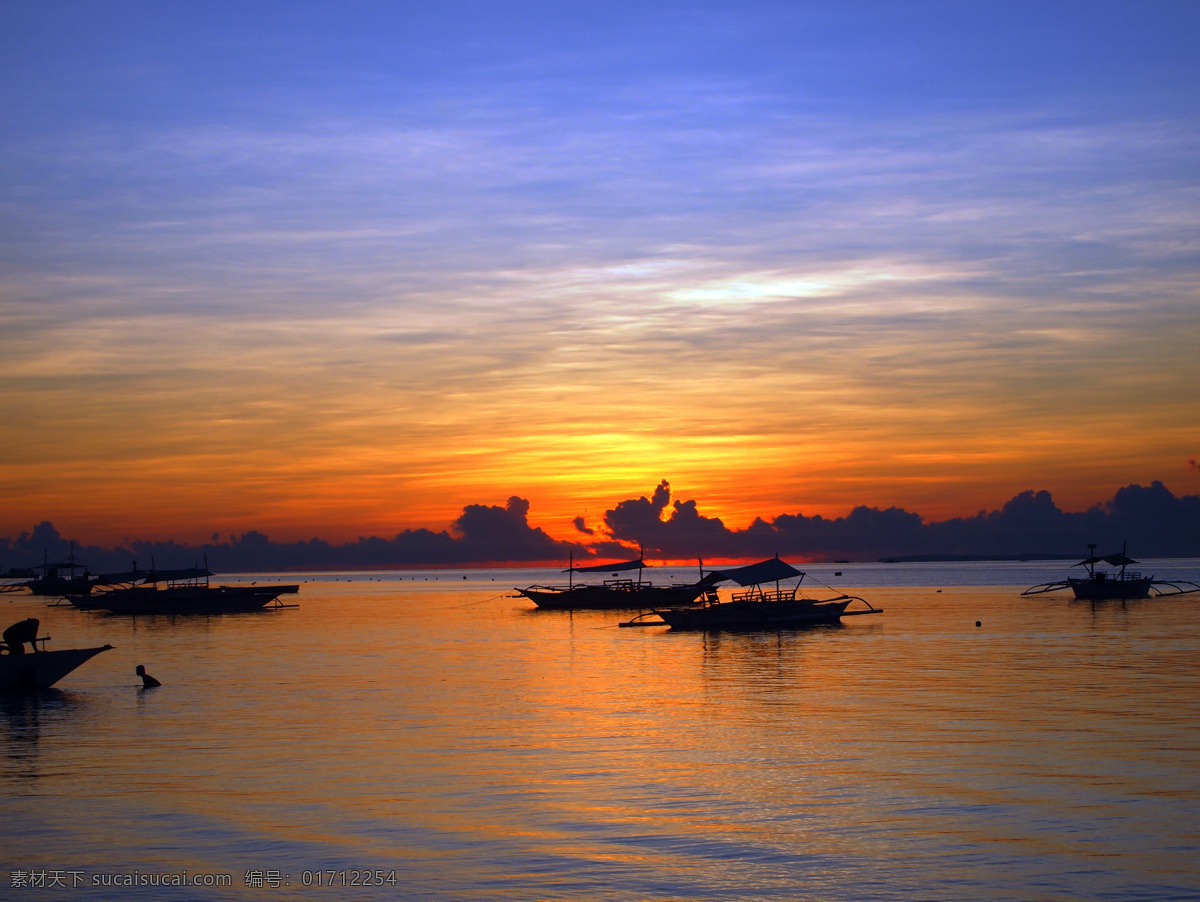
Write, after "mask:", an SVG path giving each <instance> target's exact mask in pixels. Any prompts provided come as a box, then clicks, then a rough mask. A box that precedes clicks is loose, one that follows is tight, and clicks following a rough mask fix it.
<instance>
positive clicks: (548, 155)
mask: <svg viewBox="0 0 1200 902" xmlns="http://www.w3.org/2000/svg"><path fill="white" fill-rule="evenodd" d="M190 15H191V14H190V13H188V12H186V11H183V10H175V9H173V8H168V7H164V8H163V9H162V10H159V11H155V12H154V13H153V14H150V13H147V15H146V17H145V19H144V21H142V22H141V23H140V24H139V28H138V29H133V30H130V29H125V28H122V27H120V23H119V22H117V21H115V20H110V19H109V18H107V17H104V16H101V15H98V14H97V15H93V14H92V13H91V12H89V11H88V10H80V11H78V17H77V18H68V17H62V16H54V15H49V14H47V15H45V16H43V15H42V14H41V13H39V12H38V11H37V10H36V9H34V8H33V7H30V8H29V9H28V10H25V11H24V12H23V13H22V19H21V22H20V23H16V24H19V25H20V32H21V33H22V34H26V35H27V36H28V38H29V40H28V41H25V42H23V43H22V44H21V45H20V46H15V47H13V48H11V50H12V52H11V53H10V54H9V55H8V57H7V58H6V59H5V60H4V61H2V62H0V72H2V73H3V75H4V76H5V77H4V81H3V83H4V84H5V85H6V86H8V89H7V92H6V93H4V94H3V95H0V96H2V97H3V102H4V104H5V106H4V110H5V113H6V115H5V116H4V117H0V210H2V211H3V215H2V217H0V219H2V221H3V223H4V225H3V226H2V227H0V228H2V231H0V235H2V237H3V241H2V242H0V536H3V535H9V536H13V535H16V534H17V533H19V532H20V531H22V530H27V529H31V528H32V527H33V526H34V525H36V524H37V523H38V522H40V521H42V520H50V521H52V522H53V523H54V524H55V525H56V526H57V527H58V528H59V530H60V531H61V532H62V533H63V534H64V535H67V536H70V537H73V538H78V539H79V540H81V541H86V542H119V541H121V540H123V539H125V538H127V537H128V538H155V539H165V538H176V539H180V540H187V541H198V540H206V539H207V538H208V537H209V536H211V535H212V534H213V533H218V534H220V535H221V536H223V537H224V536H227V535H228V534H230V533H239V534H240V533H242V532H244V531H246V530H249V529H258V530H261V531H264V532H266V533H268V534H269V535H270V536H271V537H272V538H274V539H277V540H281V541H282V540H289V539H298V538H310V537H314V536H317V537H321V538H325V539H328V540H330V541H338V540H345V539H353V538H356V537H358V536H360V535H382V536H390V535H392V534H394V533H395V532H397V531H399V530H401V529H404V528H408V527H429V528H433V529H442V528H445V527H447V526H448V525H449V524H451V523H452V522H453V521H454V519H455V518H456V517H457V516H458V514H459V512H460V511H461V509H462V507H463V506H464V505H467V504H501V505H502V504H504V502H505V501H506V499H507V498H508V497H509V496H510V495H518V496H521V497H523V498H527V499H528V500H529V501H530V502H531V509H530V514H529V519H530V523H531V524H532V525H534V526H541V527H542V528H544V529H546V530H547V531H548V532H549V533H551V534H552V535H554V536H556V537H563V538H573V537H576V536H575V533H574V531H573V527H572V525H571V522H572V520H573V519H574V518H575V517H577V516H585V517H586V518H587V520H588V523H589V524H591V525H593V526H594V525H597V524H598V523H599V522H600V519H601V517H602V516H603V512H604V511H605V510H606V509H608V508H610V507H612V506H614V505H615V504H616V503H617V502H619V501H621V500H623V499H626V498H630V497H637V496H640V495H643V494H648V493H650V492H652V491H653V489H654V487H655V486H656V485H657V484H658V482H659V481H660V480H662V479H667V480H669V481H670V483H671V486H672V490H673V496H674V497H675V498H676V499H680V500H688V499H694V500H696V501H697V502H698V504H699V507H700V510H701V511H702V512H703V513H704V514H705V515H707V516H715V517H721V518H723V519H724V520H725V521H726V523H727V525H729V526H731V527H738V528H740V527H744V526H745V525H747V524H748V523H749V522H750V521H751V520H752V519H753V518H754V517H755V516H762V517H767V518H769V517H773V516H776V515H778V514H781V513H804V514H807V515H813V514H822V515H825V516H841V515H845V514H846V513H848V512H849V511H850V509H851V508H852V507H853V506H855V505H859V504H866V505H872V506H880V507H889V506H893V505H895V506H900V507H904V508H906V509H908V510H910V511H913V512H916V513H919V514H921V515H923V516H924V517H925V518H926V519H927V520H940V519H945V518H948V517H952V516H958V515H970V514H974V513H976V512H977V511H979V510H981V509H994V508H997V507H999V506H1000V505H1002V504H1003V503H1004V502H1005V501H1006V500H1008V499H1009V498H1010V497H1012V496H1013V495H1015V494H1016V493H1018V492H1021V491H1024V490H1027V489H1046V490H1049V491H1051V492H1052V493H1053V495H1054V498H1055V500H1056V501H1057V503H1058V504H1059V505H1060V506H1061V507H1063V508H1064V509H1067V510H1080V509H1084V508H1086V507H1089V506H1091V505H1093V504H1096V503H1099V502H1102V501H1104V500H1106V499H1108V498H1110V497H1111V496H1112V494H1113V492H1114V491H1115V490H1116V489H1117V488H1119V487H1121V486H1123V485H1127V484H1130V483H1135V482H1137V483H1143V484H1148V483H1149V482H1151V481H1153V480H1162V481H1164V482H1165V483H1166V484H1167V485H1168V486H1169V487H1170V488H1171V489H1172V490H1173V491H1174V492H1175V493H1176V494H1179V495H1184V494H1194V493H1197V492H1200V474H1198V471H1197V469H1196V467H1195V466H1189V464H1188V461H1189V460H1193V459H1196V458H1197V456H1198V455H1200V404H1197V403H1196V400H1195V386H1196V385H1197V384H1198V383H1200V355H1198V354H1197V348H1200V316H1198V315H1197V298H1198V297H1200V268H1198V267H1197V264H1196V259H1197V258H1196V254H1195V247H1196V246H1197V241H1198V239H1200V213H1198V212H1197V211H1198V210H1200V204H1198V203H1197V202H1196V200H1197V183H1196V178H1195V161H1196V159H1197V158H1200V135H1198V133H1197V131H1196V128H1195V121H1196V120H1195V115H1194V112H1195V103H1194V101H1195V96H1196V95H1195V85H1196V84H1200V73H1196V78H1191V77H1185V78H1180V77H1179V73H1180V72H1181V71H1182V72H1186V71H1194V69H1195V68H1196V66H1197V63H1196V56H1195V54H1194V53H1192V52H1191V50H1192V48H1191V47H1190V46H1189V45H1186V42H1184V43H1179V42H1178V41H1176V40H1175V36H1177V35H1179V34H1184V33H1186V32H1187V29H1186V28H1184V29H1180V28H1179V27H1178V25H1177V23H1173V22H1170V21H1165V20H1164V21H1159V20H1158V19H1156V18H1155V17H1154V16H1153V15H1151V14H1150V12H1146V13H1144V14H1142V19H1141V20H1139V22H1140V24H1139V28H1140V29H1141V30H1137V29H1134V30H1132V31H1131V29H1130V26H1129V23H1128V22H1126V21H1125V20H1123V19H1121V20H1120V21H1118V19H1119V17H1117V18H1114V17H1112V16H1109V15H1107V14H1100V13H1099V12H1093V13H1089V16H1088V20H1087V22H1086V26H1087V27H1086V34H1087V38H1086V40H1084V39H1083V38H1081V37H1079V35H1080V34H1082V32H1081V31H1080V29H1078V28H1076V27H1074V26H1075V25H1077V24H1079V23H1071V22H1065V21H1064V22H1063V23H1059V24H1061V25H1063V28H1062V29H1061V30H1055V29H1057V28H1058V26H1057V25H1056V24H1055V23H1054V22H1050V21H1049V20H1047V21H1046V22H1043V23H1041V24H1040V25H1036V23H1035V24H1031V23H1029V22H1028V21H1027V20H1026V17H1018V18H1019V21H1018V19H1012V20H1011V21H1010V20H1009V19H1008V18H1006V16H1003V15H1001V16H998V17H993V19H992V20H989V23H988V25H987V28H986V29H985V30H982V31H980V30H976V28H975V26H974V25H972V24H971V22H970V21H969V20H970V15H969V14H967V13H965V12H964V13H963V16H962V17H960V18H958V19H953V20H951V19H944V18H943V17H936V21H935V20H933V19H930V20H925V21H922V20H921V17H920V16H919V15H917V14H913V16H912V17H904V16H900V17H893V19H891V20H889V22H888V23H887V27H886V28H885V27H883V26H882V25H881V26H880V27H879V28H878V29H872V28H864V23H863V22H862V21H861V19H860V18H857V17H855V16H854V15H850V14H846V15H843V14H842V13H840V12H838V11H836V10H827V11H826V13H825V15H824V17H823V18H820V21H819V23H818V22H817V20H815V19H814V20H812V21H809V20H805V19H803V18H802V17H801V18H797V17H793V16H789V15H785V14H784V12H783V10H782V9H781V8H780V9H776V8H773V7H772V8H766V7H764V8H758V7H755V8H747V10H745V11H744V12H742V13H739V14H738V22H739V25H738V27H737V28H730V27H728V26H729V24H730V23H729V22H727V21H725V20H724V19H722V18H721V17H719V16H718V17H715V18H713V17H705V16H697V17H696V18H695V20H694V21H692V22H691V23H690V25H689V27H688V28H680V27H678V26H679V23H677V22H674V21H672V20H669V19H660V18H659V13H657V12H655V11H654V10H653V9H651V8H647V9H645V10H640V9H639V10H631V11H630V13H629V17H628V19H627V21H624V24H622V25H621V26H620V27H617V26H616V25H607V24H602V23H599V22H596V21H589V22H588V27H587V28H579V27H575V25H577V24H578V23H573V22H572V21H570V20H571V14H570V13H568V12H565V11H564V12H560V13H558V14H556V15H554V16H550V15H546V16H543V17H540V18H537V19H536V21H534V20H532V19H530V20H527V21H526V20H522V24H520V26H519V27H518V25H517V24H515V23H516V22H517V21H518V20H521V17H520V16H518V15H516V14H515V13H514V16H515V18H513V17H509V16H505V17H501V18H500V19H495V17H493V18H492V19H488V17H486V16H484V17H483V18H482V19H481V20H480V22H479V23H474V24H472V23H461V22H458V21H457V20H456V21H455V25H454V27H453V28H451V29H443V28H441V27H439V26H438V25H437V23H438V21H439V19H438V17H437V16H436V15H432V16H431V17H430V18H429V19H421V18H419V17H417V18H413V17H407V18H406V17H405V15H406V14H402V13H401V12H394V13H393V14H388V15H383V14H381V16H382V17H381V20H380V21H379V22H377V23H374V24H373V25H372V27H371V28H364V26H363V23H361V22H359V21H358V20H357V19H352V18H348V19H345V20H343V19H342V17H341V16H340V15H339V14H338V13H337V12H336V11H335V10H333V9H332V8H331V10H330V11H329V13H328V15H327V16H326V18H327V19H328V21H327V22H325V24H324V25H323V26H322V27H320V28H316V27H315V26H314V24H313V22H312V21H310V20H308V19H304V20H300V19H297V20H295V21H292V20H290V19H289V20H286V21H277V20H275V19H274V18H273V17H270V21H267V20H266V19H263V20H261V21H260V20H259V19H258V18H256V16H255V15H250V14H247V15H246V16H245V17H243V18H240V19H239V20H238V22H237V23H236V26H237V28H238V33H239V35H240V38H239V40H238V41H236V42H232V43H231V42H229V41H228V40H227V39H226V38H227V33H228V32H227V28H228V27H229V26H231V25H232V24H234V23H229V22H223V21H222V17H221V15H218V14H216V13H214V14H212V15H207V16H204V17H193V18H190V19H189V18H188V17H189V16H190ZM389 16H390V17H389ZM396 17H399V18H396ZM1067 18H1069V16H1068V17H1067ZM510 19H511V21H510ZM485 20H486V21H485ZM501 20H502V21H501ZM1055 21H1057V20H1055ZM805 23H807V24H805ZM997 29H999V31H997ZM1005 29H1008V30H1007V31H1005ZM1039 29H1048V30H1046V31H1044V32H1043V31H1042V30H1039ZM985 32H986V33H985ZM1000 32H1004V33H1005V34H1007V35H1008V38H1007V39H1006V40H1004V41H1001V40H999V39H996V40H993V38H994V37H995V36H996V35H997V34H999V33H1000ZM502 35H506V37H505V38H504V39H501V36H502ZM639 35H640V36H641V38H646V40H642V39H639V37H638V36H639ZM647 36H653V39H652V40H651V39H649V38H648V37H647ZM301 50H302V52H300V51H301ZM1118 50H1119V51H1120V52H1119V53H1118V52H1116V51H1118ZM1031 62H1036V64H1037V65H1036V67H1034V68H1031V66H1030V63H1031ZM1035 71H1036V74H1037V77H1036V78H1033V77H1032V75H1031V74H1030V73H1031V72H1035ZM314 73H319V74H320V76H319V78H317V77H315V76H314Z"/></svg>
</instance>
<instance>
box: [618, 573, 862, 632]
mask: <svg viewBox="0 0 1200 902" xmlns="http://www.w3.org/2000/svg"><path fill="white" fill-rule="evenodd" d="M805 575H806V574H805V573H804V571H802V570H797V569H796V568H795V567H793V566H792V565H791V564H788V563H786V562H784V561H781V560H780V559H779V558H778V557H774V558H771V559H769V560H765V561H760V562H759V563H757V564H750V565H748V566H745V567H735V568H733V569H730V570H717V571H714V572H712V573H709V574H708V575H707V576H705V577H704V582H705V583H706V584H709V585H715V584H716V583H719V582H726V581H732V582H735V583H737V584H738V586H740V587H741V588H742V589H744V590H745V591H742V592H734V593H733V594H732V596H731V597H730V599H729V601H720V600H719V599H718V600H715V601H714V600H711V599H709V600H706V601H705V602H704V603H702V604H701V605H699V606H696V607H681V608H668V607H663V608H656V609H655V610H654V611H653V614H654V615H657V616H658V618H659V619H660V620H661V621H662V622H663V623H665V624H667V625H668V626H670V627H671V628H672V629H678V630H709V631H718V630H743V631H744V630H783V629H799V628H803V627H807V626H816V625H819V624H829V623H838V622H839V621H840V620H841V618H842V617H843V616H847V615H849V614H881V613H883V609H882V608H876V607H874V606H872V605H871V603H870V602H868V601H867V600H866V599H864V598H860V597H858V596H857V595H838V596H835V597H833V598H826V599H812V598H806V597H805V596H803V595H801V594H800V584H801V582H803V580H804V577H805ZM790 579H795V580H796V582H795V583H793V584H792V585H789V586H785V585H783V581H784V580H790ZM768 583H774V587H773V588H772V587H769V586H767V584H768ZM856 601H857V602H861V603H862V604H864V605H866V607H867V610H865V611H857V610H856V611H849V612H848V611H847V610H846V609H847V608H848V607H849V606H850V605H851V604H853V603H854V602H856ZM649 623H653V621H648V620H644V619H641V620H639V619H638V618H635V620H634V621H630V623H629V624H628V625H639V626H640V625H646V624H649ZM622 625H623V626H624V625H626V624H622Z"/></svg>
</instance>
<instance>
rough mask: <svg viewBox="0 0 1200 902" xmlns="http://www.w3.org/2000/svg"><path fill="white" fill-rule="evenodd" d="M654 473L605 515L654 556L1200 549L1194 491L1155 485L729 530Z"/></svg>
mask: <svg viewBox="0 0 1200 902" xmlns="http://www.w3.org/2000/svg"><path fill="white" fill-rule="evenodd" d="M669 503H670V486H669V485H668V484H667V482H666V481H665V480H664V481H663V482H662V483H660V484H659V486H658V487H657V488H656V489H655V491H654V495H653V497H652V498H650V499H647V498H645V497H642V498H639V499H637V500H636V501H622V502H621V503H620V504H618V505H617V506H616V507H615V508H613V509H612V510H610V511H608V512H607V513H606V514H605V525H606V526H607V528H608V531H609V532H610V534H611V535H612V536H613V538H615V539H618V540H620V541H624V542H629V543H639V544H643V545H644V547H645V550H646V554H647V555H651V556H661V557H664V558H686V557H689V556H690V557H710V558H743V557H762V556H764V555H772V554H779V555H781V556H783V557H793V558H799V559H816V560H822V559H825V560H835V559H842V558H845V559H857V560H873V559H878V558H886V557H910V558H912V557H1035V556H1043V555H1051V556H1066V557H1069V556H1071V555H1073V554H1079V553H1082V551H1083V550H1085V549H1086V547H1087V545H1088V543H1090V542H1095V543H1097V544H1098V545H1101V546H1103V547H1111V546H1117V547H1119V546H1120V545H1121V543H1122V542H1124V541H1125V540H1126V539H1128V540H1130V541H1131V542H1132V543H1133V544H1132V546H1131V550H1132V551H1136V552H1137V553H1138V554H1140V555H1143V556H1147V557H1190V556H1196V555H1200V497H1197V496H1194V495H1190V496H1185V497H1182V498H1177V497H1176V496H1175V495H1174V494H1172V493H1171V491H1170V490H1169V489H1167V488H1166V486H1164V485H1163V484H1162V483H1161V482H1157V481H1156V482H1154V483H1152V484H1151V485H1150V486H1149V487H1148V488H1146V487H1143V486H1140V485H1130V486H1126V487H1125V488H1123V489H1120V490H1119V491H1118V492H1117V493H1116V495H1115V496H1114V497H1113V498H1112V499H1111V500H1110V501H1108V502H1105V503H1104V504H1099V505H1096V506H1095V507H1093V508H1091V509H1090V510H1087V511H1083V512H1079V513H1068V512H1066V511H1063V510H1061V509H1060V508H1059V507H1058V506H1057V505H1056V504H1055V503H1054V499H1053V498H1052V497H1051V495H1050V493H1049V492H1045V491H1041V492H1033V491H1027V492H1022V493H1021V494H1019V495H1017V496H1016V497H1014V498H1012V499H1011V500H1009V501H1008V502H1007V503H1006V504H1005V505H1004V506H1003V507H1002V508H1001V509H1000V510H998V511H991V512H985V511H981V512H980V513H978V514H976V515H975V516H973V517H958V518H955V519H952V520H945V521H942V522H939V523H926V522H925V521H924V520H923V519H922V518H921V516H920V515H919V514H915V513H912V512H910V511H906V510H903V509H900V508H895V507H891V508H887V509H881V508H877V507H866V506H860V507H856V508H854V509H853V510H852V511H851V512H850V513H849V515H847V516H845V517H837V518H834V519H828V518H825V517H822V516H820V515H819V514H818V515H814V516H811V517H808V516H805V515H804V514H800V513H797V514H783V515H781V516H778V517H776V518H775V519H773V520H771V521H769V522H768V521H766V520H763V519H761V518H760V519H756V520H755V521H754V522H753V523H751V524H750V525H749V526H748V527H747V528H745V529H730V528H728V527H727V526H726V525H725V524H724V523H722V522H721V520H720V519H719V518H716V517H705V516H703V515H702V514H701V513H699V511H698V509H697V505H696V502H695V501H675V502H674V503H671V504H670V510H669V513H668V512H667V511H668V504H669Z"/></svg>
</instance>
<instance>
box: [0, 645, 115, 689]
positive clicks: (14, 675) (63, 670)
mask: <svg viewBox="0 0 1200 902" xmlns="http://www.w3.org/2000/svg"><path fill="white" fill-rule="evenodd" d="M110 648H112V646H111V645H101V646H99V647H98V648H63V649H58V650H55V651H38V652H26V653H25V654H23V655H11V654H4V655H0V689H2V690H5V691H16V692H31V691H34V690H36V689H48V688H50V687H51V686H53V685H54V684H55V683H57V682H58V681H59V680H61V679H62V678H63V677H65V676H66V675H67V674H69V673H70V672H71V671H72V670H74V669H75V668H76V667H79V666H80V665H81V664H83V663H85V662H86V661H88V660H89V659H91V658H94V657H95V656H96V655H98V654H100V652H102V651H108V650H109V649H110Z"/></svg>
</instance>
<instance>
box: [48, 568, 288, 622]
mask: <svg viewBox="0 0 1200 902" xmlns="http://www.w3.org/2000/svg"><path fill="white" fill-rule="evenodd" d="M212 575H213V573H212V571H211V570H209V569H208V568H207V567H191V568H187V569H182V570H155V569H151V570H149V571H145V570H140V571H139V570H138V569H137V565H136V564H135V565H134V568H133V570H131V571H129V572H127V573H120V574H109V575H108V576H107V577H104V578H102V581H103V582H104V583H105V585H104V586H102V587H101V588H99V589H97V591H96V592H94V593H92V594H91V595H90V596H67V600H68V601H69V602H70V603H71V604H73V605H75V606H76V607H77V608H82V609H84V610H93V611H108V612H109V613H111V614H233V613H240V612H243V611H258V610H262V609H264V608H267V607H268V606H270V607H273V608H283V607H295V605H285V604H283V603H282V602H281V601H280V600H279V596H280V595H294V594H296V593H297V592H299V591H300V586H298V585H274V584H267V585H261V586H260V585H249V586H213V585H210V583H209V577H211V576H212ZM272 603H273V604H272Z"/></svg>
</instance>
